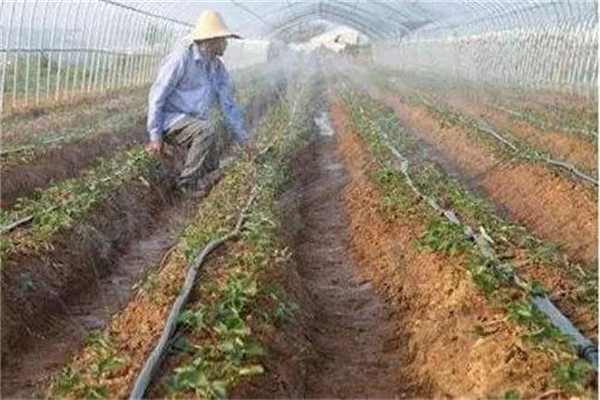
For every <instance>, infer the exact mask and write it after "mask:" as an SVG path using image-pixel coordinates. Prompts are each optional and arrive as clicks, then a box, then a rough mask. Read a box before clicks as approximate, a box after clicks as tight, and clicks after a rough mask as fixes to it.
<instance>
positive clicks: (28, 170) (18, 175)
mask: <svg viewBox="0 0 600 400" xmlns="http://www.w3.org/2000/svg"><path fill="white" fill-rule="evenodd" d="M145 139H146V129H145V126H144V125H143V123H142V122H141V121H140V124H138V126H136V127H134V128H131V129H129V128H128V129H126V130H123V131H121V132H110V133H104V134H101V135H98V136H94V137H92V138H90V139H86V140H83V141H80V142H74V143H68V144H65V145H62V146H57V147H55V148H51V149H49V150H48V151H44V152H42V153H41V154H39V155H37V156H36V157H35V160H33V162H29V163H26V164H24V165H21V164H15V165H10V166H7V167H6V168H3V169H2V170H0V179H1V181H2V191H1V192H0V195H1V198H0V208H7V207H10V206H11V205H12V204H13V203H14V201H15V200H17V199H18V198H20V197H23V196H26V195H29V194H31V192H32V191H34V190H35V189H44V188H46V187H48V186H50V185H52V184H53V183H55V182H57V181H61V180H64V179H69V178H72V177H75V176H77V174H79V173H80V172H81V170H82V169H84V168H86V167H89V166H90V165H91V164H92V163H93V162H94V161H95V160H96V159H97V158H98V157H106V156H109V155H110V154H112V153H114V152H115V151H118V150H119V149H121V148H124V147H127V146H131V145H134V144H138V143H142V142H143V141H145Z"/></svg>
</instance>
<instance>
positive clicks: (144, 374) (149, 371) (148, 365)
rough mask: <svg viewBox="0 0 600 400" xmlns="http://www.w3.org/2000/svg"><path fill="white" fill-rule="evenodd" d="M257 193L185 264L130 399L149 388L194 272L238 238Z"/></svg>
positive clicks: (259, 158)
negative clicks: (224, 229)
mask: <svg viewBox="0 0 600 400" xmlns="http://www.w3.org/2000/svg"><path fill="white" fill-rule="evenodd" d="M274 144H275V139H273V140H271V142H269V144H268V145H266V146H265V148H264V149H262V150H261V151H260V152H258V153H257V154H256V155H255V156H254V161H256V162H260V161H262V159H263V157H264V156H265V155H266V154H267V153H268V152H269V151H270V150H271V148H272V147H273V145H274ZM257 191H258V185H254V187H253V188H252V190H251V192H250V196H249V197H248V200H247V201H246V204H245V205H244V208H243V209H242V211H241V212H240V214H239V216H238V218H237V221H236V224H235V227H234V229H233V230H232V231H230V232H229V233H228V234H226V235H224V236H221V237H220V238H218V239H215V240H212V241H211V242H209V243H208V244H207V245H206V246H205V247H204V248H203V249H202V250H201V251H199V252H197V253H196V255H195V256H194V258H193V259H192V261H191V262H190V263H189V266H188V271H187V274H186V277H185V281H184V282H183V286H182V287H181V290H180V291H179V295H178V296H177V298H176V299H175V302H174V303H173V305H172V306H171V311H169V315H168V317H167V321H166V322H165V326H164V328H163V331H162V334H161V336H160V338H159V341H158V343H157V344H156V346H155V347H154V349H153V350H152V352H151V353H150V355H149V356H148V358H147V359H146V362H145V363H144V366H143V367H142V369H141V370H140V372H139V373H138V376H137V378H136V380H135V384H134V386H133V389H132V390H131V394H130V395H129V398H130V399H142V398H143V397H144V393H146V390H147V389H148V385H149V384H150V381H151V380H152V377H153V376H154V373H155V372H156V369H157V368H158V367H159V365H160V362H161V361H162V358H163V355H164V354H165V353H166V350H167V349H168V348H169V347H170V344H171V341H170V338H171V336H172V335H173V333H174V332H175V330H176V328H177V318H178V317H179V314H180V313H181V310H182V308H183V307H184V306H185V304H186V303H187V299H188V297H189V295H190V292H191V290H192V288H193V287H194V282H195V280H196V275H197V274H198V270H199V269H200V267H201V266H202V264H203V263H204V260H205V259H206V257H207V256H208V255H209V254H210V253H211V252H212V251H214V250H215V249H216V248H218V247H219V246H221V245H222V244H224V243H225V242H227V241H229V240H232V239H235V238H237V237H238V236H239V235H240V233H241V232H242V227H243V225H244V222H245V221H246V217H247V214H248V210H249V209H250V206H252V203H253V202H254V200H255V199H256V196H257Z"/></svg>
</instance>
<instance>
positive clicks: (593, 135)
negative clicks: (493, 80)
mask: <svg viewBox="0 0 600 400" xmlns="http://www.w3.org/2000/svg"><path fill="white" fill-rule="evenodd" d="M490 106H491V107H492V108H495V109H497V110H500V111H504V112H505V113H508V114H510V115H513V116H515V117H517V118H521V119H526V120H531V118H530V117H529V118H528V117H527V116H526V115H525V114H523V113H520V112H518V111H514V110H511V109H509V108H506V107H503V106H497V105H493V104H491V105H490ZM558 129H561V130H564V129H565V128H560V127H558ZM565 132H579V133H581V134H583V135H586V136H591V137H593V138H594V139H598V133H597V132H594V131H588V130H585V129H578V130H576V131H570V130H566V131H565Z"/></svg>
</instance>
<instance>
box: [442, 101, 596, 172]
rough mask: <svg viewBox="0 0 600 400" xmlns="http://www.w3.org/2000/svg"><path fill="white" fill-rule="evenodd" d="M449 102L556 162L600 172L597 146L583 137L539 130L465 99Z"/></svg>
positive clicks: (503, 113) (506, 114)
mask: <svg viewBox="0 0 600 400" xmlns="http://www.w3.org/2000/svg"><path fill="white" fill-rule="evenodd" d="M445 101H446V102H447V103H448V104H449V105H451V106H453V107H457V108H458V109H460V110H462V111H465V112H466V113H467V114H469V115H471V116H473V117H477V118H483V119H485V120H486V121H489V122H491V123H492V125H493V126H494V127H495V128H500V129H506V130H508V131H510V132H511V133H512V134H513V135H515V136H516V137H518V138H521V139H523V140H524V141H525V142H527V143H528V144H530V145H532V146H533V147H535V148H536V149H539V150H543V151H547V152H549V153H550V154H551V155H552V156H554V157H555V158H558V159H560V160H563V161H566V162H569V163H572V164H574V165H576V166H581V167H583V168H585V169H586V170H587V171H596V170H597V169H598V151H597V149H596V146H595V145H594V144H592V143H590V142H589V141H588V140H585V139H584V138H582V137H579V136H577V135H574V134H569V133H564V132H558V131H552V130H543V131H542V130H539V129H537V128H535V127H533V126H532V125H531V124H529V123H527V122H525V121H520V120H515V119H513V118H511V116H510V115H509V114H508V113H506V112H503V111H499V110H495V109H491V108H490V107H487V106H485V105H484V104H478V103H475V102H473V101H471V100H467V99H465V98H464V97H459V96H452V97H450V98H446V99H445Z"/></svg>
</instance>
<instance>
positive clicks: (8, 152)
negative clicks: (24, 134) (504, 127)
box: [0, 136, 66, 157]
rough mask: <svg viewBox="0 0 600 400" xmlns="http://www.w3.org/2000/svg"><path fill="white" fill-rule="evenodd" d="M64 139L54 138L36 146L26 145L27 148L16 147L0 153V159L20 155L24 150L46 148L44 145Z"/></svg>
mask: <svg viewBox="0 0 600 400" xmlns="http://www.w3.org/2000/svg"><path fill="white" fill-rule="evenodd" d="M65 139H66V137H65V136H61V137H58V138H55V139H50V140H46V141H44V142H42V143H40V144H37V145H33V144H31V145H27V146H21V147H17V148H14V149H9V150H4V151H2V152H0V157H6V156H8V155H10V154H15V153H20V152H22V151H26V150H35V149H37V148H39V147H42V146H46V145H48V144H52V143H57V142H61V141H63V140H65Z"/></svg>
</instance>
